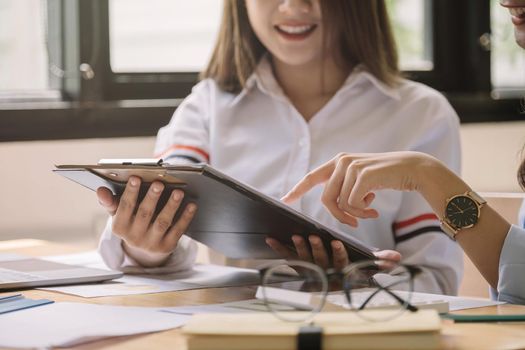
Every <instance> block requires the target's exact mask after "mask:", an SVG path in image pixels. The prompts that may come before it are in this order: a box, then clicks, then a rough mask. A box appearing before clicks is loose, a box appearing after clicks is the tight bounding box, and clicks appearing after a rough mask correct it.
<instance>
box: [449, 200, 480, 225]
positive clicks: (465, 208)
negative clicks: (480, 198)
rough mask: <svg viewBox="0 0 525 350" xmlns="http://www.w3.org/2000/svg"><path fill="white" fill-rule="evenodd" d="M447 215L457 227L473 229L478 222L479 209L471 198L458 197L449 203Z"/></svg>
mask: <svg viewBox="0 0 525 350" xmlns="http://www.w3.org/2000/svg"><path fill="white" fill-rule="evenodd" d="M445 214H446V217H447V219H448V221H449V222H450V223H451V224H452V225H454V226H455V227H457V228H464V227H471V226H474V225H475V224H476V222H478V217H479V208H478V205H477V204H476V202H474V200H473V199H471V198H470V197H467V196H456V197H454V198H452V199H451V200H450V201H449V202H448V204H447V208H446V210H445Z"/></svg>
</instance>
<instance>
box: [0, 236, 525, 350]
mask: <svg viewBox="0 0 525 350" xmlns="http://www.w3.org/2000/svg"><path fill="white" fill-rule="evenodd" d="M84 249H85V248H84ZM81 250H82V247H71V246H63V245H57V244H53V243H47V242H43V241H35V240H18V241H5V242H0V252H7V251H9V252H13V253H21V254H30V255H34V256H39V255H46V254H66V253H73V252H78V251H81ZM23 293H24V295H26V296H27V297H29V298H48V299H52V300H55V301H73V302H80V303H96V304H109V305H129V306H151V307H159V306H160V307H162V306H181V305H200V304H209V303H221V302H228V301H235V300H243V299H251V298H253V296H254V293H255V287H235V288H210V289H201V290H191V291H180V292H169V293H158V294H143V295H128V296H112V297H101V298H89V299H86V298H81V297H76V296H71V295H65V294H60V293H54V292H47V291H40V290H27V291H24V292H23ZM3 294H10V293H0V296H1V295H3ZM460 313H463V314H513V313H525V306H517V305H500V306H493V307H486V308H479V309H472V310H464V311H461V312H460ZM442 334H443V335H442V340H443V349H525V322H523V323H512V324H509V323H506V324H505V323H502V324H494V323H484V324H454V323H452V322H449V321H444V324H443V331H442ZM101 348H103V349H177V350H184V349H186V344H185V339H184V336H183V335H182V333H181V331H180V330H179V329H173V330H169V331H164V332H158V333H151V334H144V335H136V336H127V337H119V338H111V339H107V340H102V341H97V342H93V343H88V344H85V345H81V346H78V347H76V348H75V349H101Z"/></svg>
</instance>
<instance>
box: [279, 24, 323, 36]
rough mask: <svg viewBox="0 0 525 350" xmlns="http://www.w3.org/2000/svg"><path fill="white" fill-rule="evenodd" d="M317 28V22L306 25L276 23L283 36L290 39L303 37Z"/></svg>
mask: <svg viewBox="0 0 525 350" xmlns="http://www.w3.org/2000/svg"><path fill="white" fill-rule="evenodd" d="M316 28H317V25H316V24H305V25H285V24H280V25H276V26H275V29H276V30H277V32H279V33H280V34H282V35H283V36H285V37H287V38H290V39H302V38H305V37H307V36H308V35H310V34H311V33H312V32H313V31H314V30H315V29H316Z"/></svg>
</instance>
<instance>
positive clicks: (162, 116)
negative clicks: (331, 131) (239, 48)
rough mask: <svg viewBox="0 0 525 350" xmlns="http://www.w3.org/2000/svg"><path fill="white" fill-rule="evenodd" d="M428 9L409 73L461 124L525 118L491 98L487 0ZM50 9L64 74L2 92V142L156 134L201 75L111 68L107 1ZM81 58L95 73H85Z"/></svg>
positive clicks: (80, 0) (74, 0) (52, 46)
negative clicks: (427, 46)
mask: <svg viewBox="0 0 525 350" xmlns="http://www.w3.org/2000/svg"><path fill="white" fill-rule="evenodd" d="M428 10H429V11H431V16H432V24H431V26H432V31H431V32H432V39H433V45H432V52H433V61H434V69H433V70H432V71H408V72H405V73H406V76H407V77H409V78H410V79H413V80H416V81H419V82H422V83H424V84H427V85H429V86H432V87H433V88H435V89H438V90H440V91H442V92H443V93H444V94H445V95H446V96H447V98H448V99H449V101H450V102H451V104H452V106H453V107H454V108H455V109H456V111H457V112H458V114H459V115H460V119H461V122H462V123H473V122H494V121H517V120H525V116H524V114H522V113H521V112H522V111H521V106H522V103H521V99H520V98H509V99H494V98H493V97H492V96H491V92H492V86H491V76H490V51H487V50H486V49H485V48H484V47H483V46H482V45H480V44H479V38H480V37H481V36H482V35H483V34H485V33H488V34H490V1H489V0H483V1H479V0H464V1H461V2H457V1H456V0H433V1H431V5H430V6H429V8H428ZM48 13H49V20H48V21H47V22H48V25H49V28H48V31H49V32H50V33H53V37H60V38H61V40H60V43H56V42H49V43H48V50H49V55H50V57H51V59H52V62H57V65H61V66H62V67H63V69H64V71H65V72H66V73H67V74H66V75H65V77H63V78H58V77H54V76H53V77H50V85H51V90H50V91H49V94H48V93H44V94H43V95H41V96H39V97H38V98H37V99H35V98H36V96H29V98H28V96H26V97H25V98H16V97H9V96H7V97H6V96H3V95H0V142H2V141H4V142H5V141H27V140H55V139H78V138H94V137H128V136H151V135H155V133H156V131H157V130H158V128H159V127H160V126H162V125H164V124H166V123H167V122H168V121H169V119H170V118H171V115H172V114H173V111H174V110H175V109H176V108H177V106H178V105H179V104H180V102H181V101H182V99H183V98H184V97H185V96H186V95H187V94H188V93H189V92H190V91H191V87H192V86H193V85H194V84H195V83H196V82H197V81H198V74H197V73H114V72H112V71H111V67H110V45H109V0H48ZM427 15H428V12H427ZM458 33H459V34H458ZM81 34H82V35H81ZM94 41H97V42H98V50H97V51H96V52H93V42H94ZM90 60H93V62H90ZM82 63H90V64H91V65H92V67H93V69H94V71H95V75H94V77H93V78H92V79H89V80H86V79H83V78H82V76H81V72H80V71H79V69H78V67H79V66H80V64H82ZM28 100H31V102H29V101H28ZM28 125H31V127H30V128H28V127H27V126H28Z"/></svg>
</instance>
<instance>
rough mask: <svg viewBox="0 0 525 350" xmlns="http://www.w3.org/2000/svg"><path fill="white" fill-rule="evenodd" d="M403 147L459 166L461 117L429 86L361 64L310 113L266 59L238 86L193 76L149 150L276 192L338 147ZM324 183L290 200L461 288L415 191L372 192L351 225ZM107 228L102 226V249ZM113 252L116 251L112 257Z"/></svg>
mask: <svg viewBox="0 0 525 350" xmlns="http://www.w3.org/2000/svg"><path fill="white" fill-rule="evenodd" d="M404 150H411V151H420V152H426V153H429V154H432V155H434V156H435V157H437V158H439V159H441V160H442V161H443V162H444V163H445V164H446V165H447V166H448V167H449V168H451V169H452V170H454V171H456V172H458V171H459V169H460V142H459V121H458V117H457V115H456V113H455V112H454V110H453V109H452V107H451V106H450V105H449V103H448V102H447V100H446V99H445V98H444V97H443V96H442V95H441V94H439V93H438V92H436V91H435V90H432V89H431V88H429V87H426V86H424V85H421V84H418V83H415V82H411V81H407V80H404V81H402V83H401V85H400V86H399V87H397V88H390V87H388V86H387V85H385V84H383V83H382V82H380V81H379V80H378V79H376V78H375V77H374V76H373V75H371V74H370V73H368V72H366V71H365V70H364V69H363V68H362V67H357V68H356V69H354V71H353V72H352V73H351V74H350V75H349V77H348V78H347V80H346V81H345V83H344V84H343V86H342V87H341V88H340V89H339V91H338V92H337V93H336V94H335V96H333V98H332V99H331V100H330V101H329V102H328V103H327V104H326V105H325V106H324V107H323V108H322V109H321V110H320V111H319V112H317V114H316V115H314V116H313V117H312V118H311V120H310V121H309V122H307V121H305V119H304V118H303V117H302V116H301V115H300V114H299V113H298V112H297V110H296V109H295V108H294V106H293V105H292V104H291V102H290V101H289V99H288V98H287V97H286V96H285V95H284V93H283V91H282V89H281V87H280V86H279V85H278V83H277V81H276V80H275V77H274V75H273V73H272V70H271V66H270V64H269V61H268V60H267V59H263V60H262V61H261V63H260V64H259V66H258V67H257V69H256V72H255V73H254V74H253V75H252V76H251V77H250V78H249V80H248V81H247V84H246V88H245V89H244V90H243V91H242V92H241V93H239V94H237V95H235V94H231V93H227V92H224V91H222V90H221V89H220V88H219V87H218V86H217V84H216V83H215V82H214V81H213V80H211V79H207V80H204V81H202V82H200V83H199V84H197V85H196V86H195V87H194V88H193V91H192V93H191V94H190V95H189V96H188V97H187V98H186V99H185V101H184V102H183V103H182V104H181V105H180V106H179V108H177V110H176V112H175V114H174V116H173V118H172V120H171V122H170V123H169V124H168V125H167V126H165V127H163V128H161V129H160V130H159V133H158V137H157V144H156V150H155V151H156V156H160V157H163V158H164V159H165V160H167V161H169V162H178V161H180V160H181V159H185V160H186V161H188V160H193V161H202V162H207V163H210V164H211V165H212V166H213V167H215V168H217V169H218V170H220V171H222V172H224V173H226V174H228V175H229V176H231V177H233V178H236V179H237V180H240V181H242V182H244V183H247V184H249V185H251V186H253V187H255V188H257V189H258V190H260V191H262V192H264V193H265V194H267V195H270V196H273V197H275V198H281V197H282V196H283V195H284V194H286V193H287V192H288V191H289V190H290V189H291V188H292V187H293V185H295V184H296V183H297V182H298V181H299V180H300V179H301V178H302V177H303V176H304V175H305V174H307V173H308V172H309V171H311V170H313V169H314V168H316V167H318V166H319V165H321V164H322V163H324V162H326V161H328V160H330V159H331V158H333V157H334V156H335V155H336V154H337V153H339V152H352V153H357V152H386V151H404ZM321 192H322V187H321V186H318V187H316V188H314V189H313V190H312V191H311V192H309V193H308V194H306V195H305V196H304V197H303V198H302V199H301V200H300V201H298V202H297V203H295V204H294V207H295V208H296V209H298V210H300V211H302V212H303V213H305V214H307V215H309V216H311V217H314V218H316V219H317V220H318V221H320V222H322V223H323V224H325V225H327V226H329V227H332V228H334V229H337V230H339V231H342V232H346V233H348V234H349V235H352V236H354V237H356V238H358V239H360V240H362V241H363V242H365V243H367V244H370V245H372V246H376V247H378V248H380V249H396V250H398V251H399V252H400V253H401V254H402V255H403V257H404V261H405V262H406V263H410V264H416V265H418V266H420V267H422V268H423V270H424V272H423V274H422V275H421V276H420V277H419V278H418V280H417V281H416V289H417V290H419V291H424V292H434V293H446V294H455V293H457V289H458V285H459V282H460V280H461V277H462V269H463V265H462V261H463V260H462V253H461V251H460V249H459V247H458V246H457V244H456V243H455V242H453V241H452V240H451V239H450V238H448V236H446V235H445V234H444V233H442V232H441V231H440V229H439V223H438V220H437V218H436V217H435V216H434V215H433V214H432V210H431V208H430V207H429V206H428V204H427V203H426V202H425V201H424V200H423V198H422V197H421V196H420V195H419V194H417V193H403V192H396V191H380V192H378V193H377V197H376V200H375V201H374V208H376V209H377V210H378V211H379V214H380V218H379V219H376V220H364V221H360V225H359V227H358V228H357V229H353V228H350V227H349V226H347V225H343V224H341V223H339V222H338V221H337V220H336V219H334V218H333V217H332V216H331V215H330V213H329V212H327V211H326V210H325V209H324V207H323V205H322V203H321V200H320V194H321ZM197 204H198V203H197ZM111 236H112V235H111V231H110V230H106V232H105V233H104V237H103V239H102V244H101V247H102V248H103V246H104V245H105V244H106V242H108V241H110V239H109V237H111ZM104 240H106V241H104ZM188 247H191V244H189V245H188ZM118 249H120V250H121V247H120V244H113V245H112V246H111V248H110V249H106V250H105V251H103V252H102V255H103V257H104V259H105V260H106V262H107V263H108V264H109V265H110V267H113V268H121V267H122V265H121V264H123V263H124V264H133V262H131V261H129V259H128V260H126V257H125V256H124V255H123V252H121V251H119V252H118V253H117V252H116V251H115V250H118ZM113 255H115V256H120V257H122V259H119V260H115V259H114V257H113ZM176 255H179V256H183V258H180V259H177V260H178V261H180V260H181V259H182V260H183V261H185V262H186V261H187V260H188V259H190V258H191V257H192V254H190V253H186V252H183V251H182V250H179V249H178V250H177V252H176ZM169 263H171V262H169ZM126 266H129V265H126ZM164 268H165V269H170V268H173V266H171V265H169V264H168V265H166V266H165V267H164Z"/></svg>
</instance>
